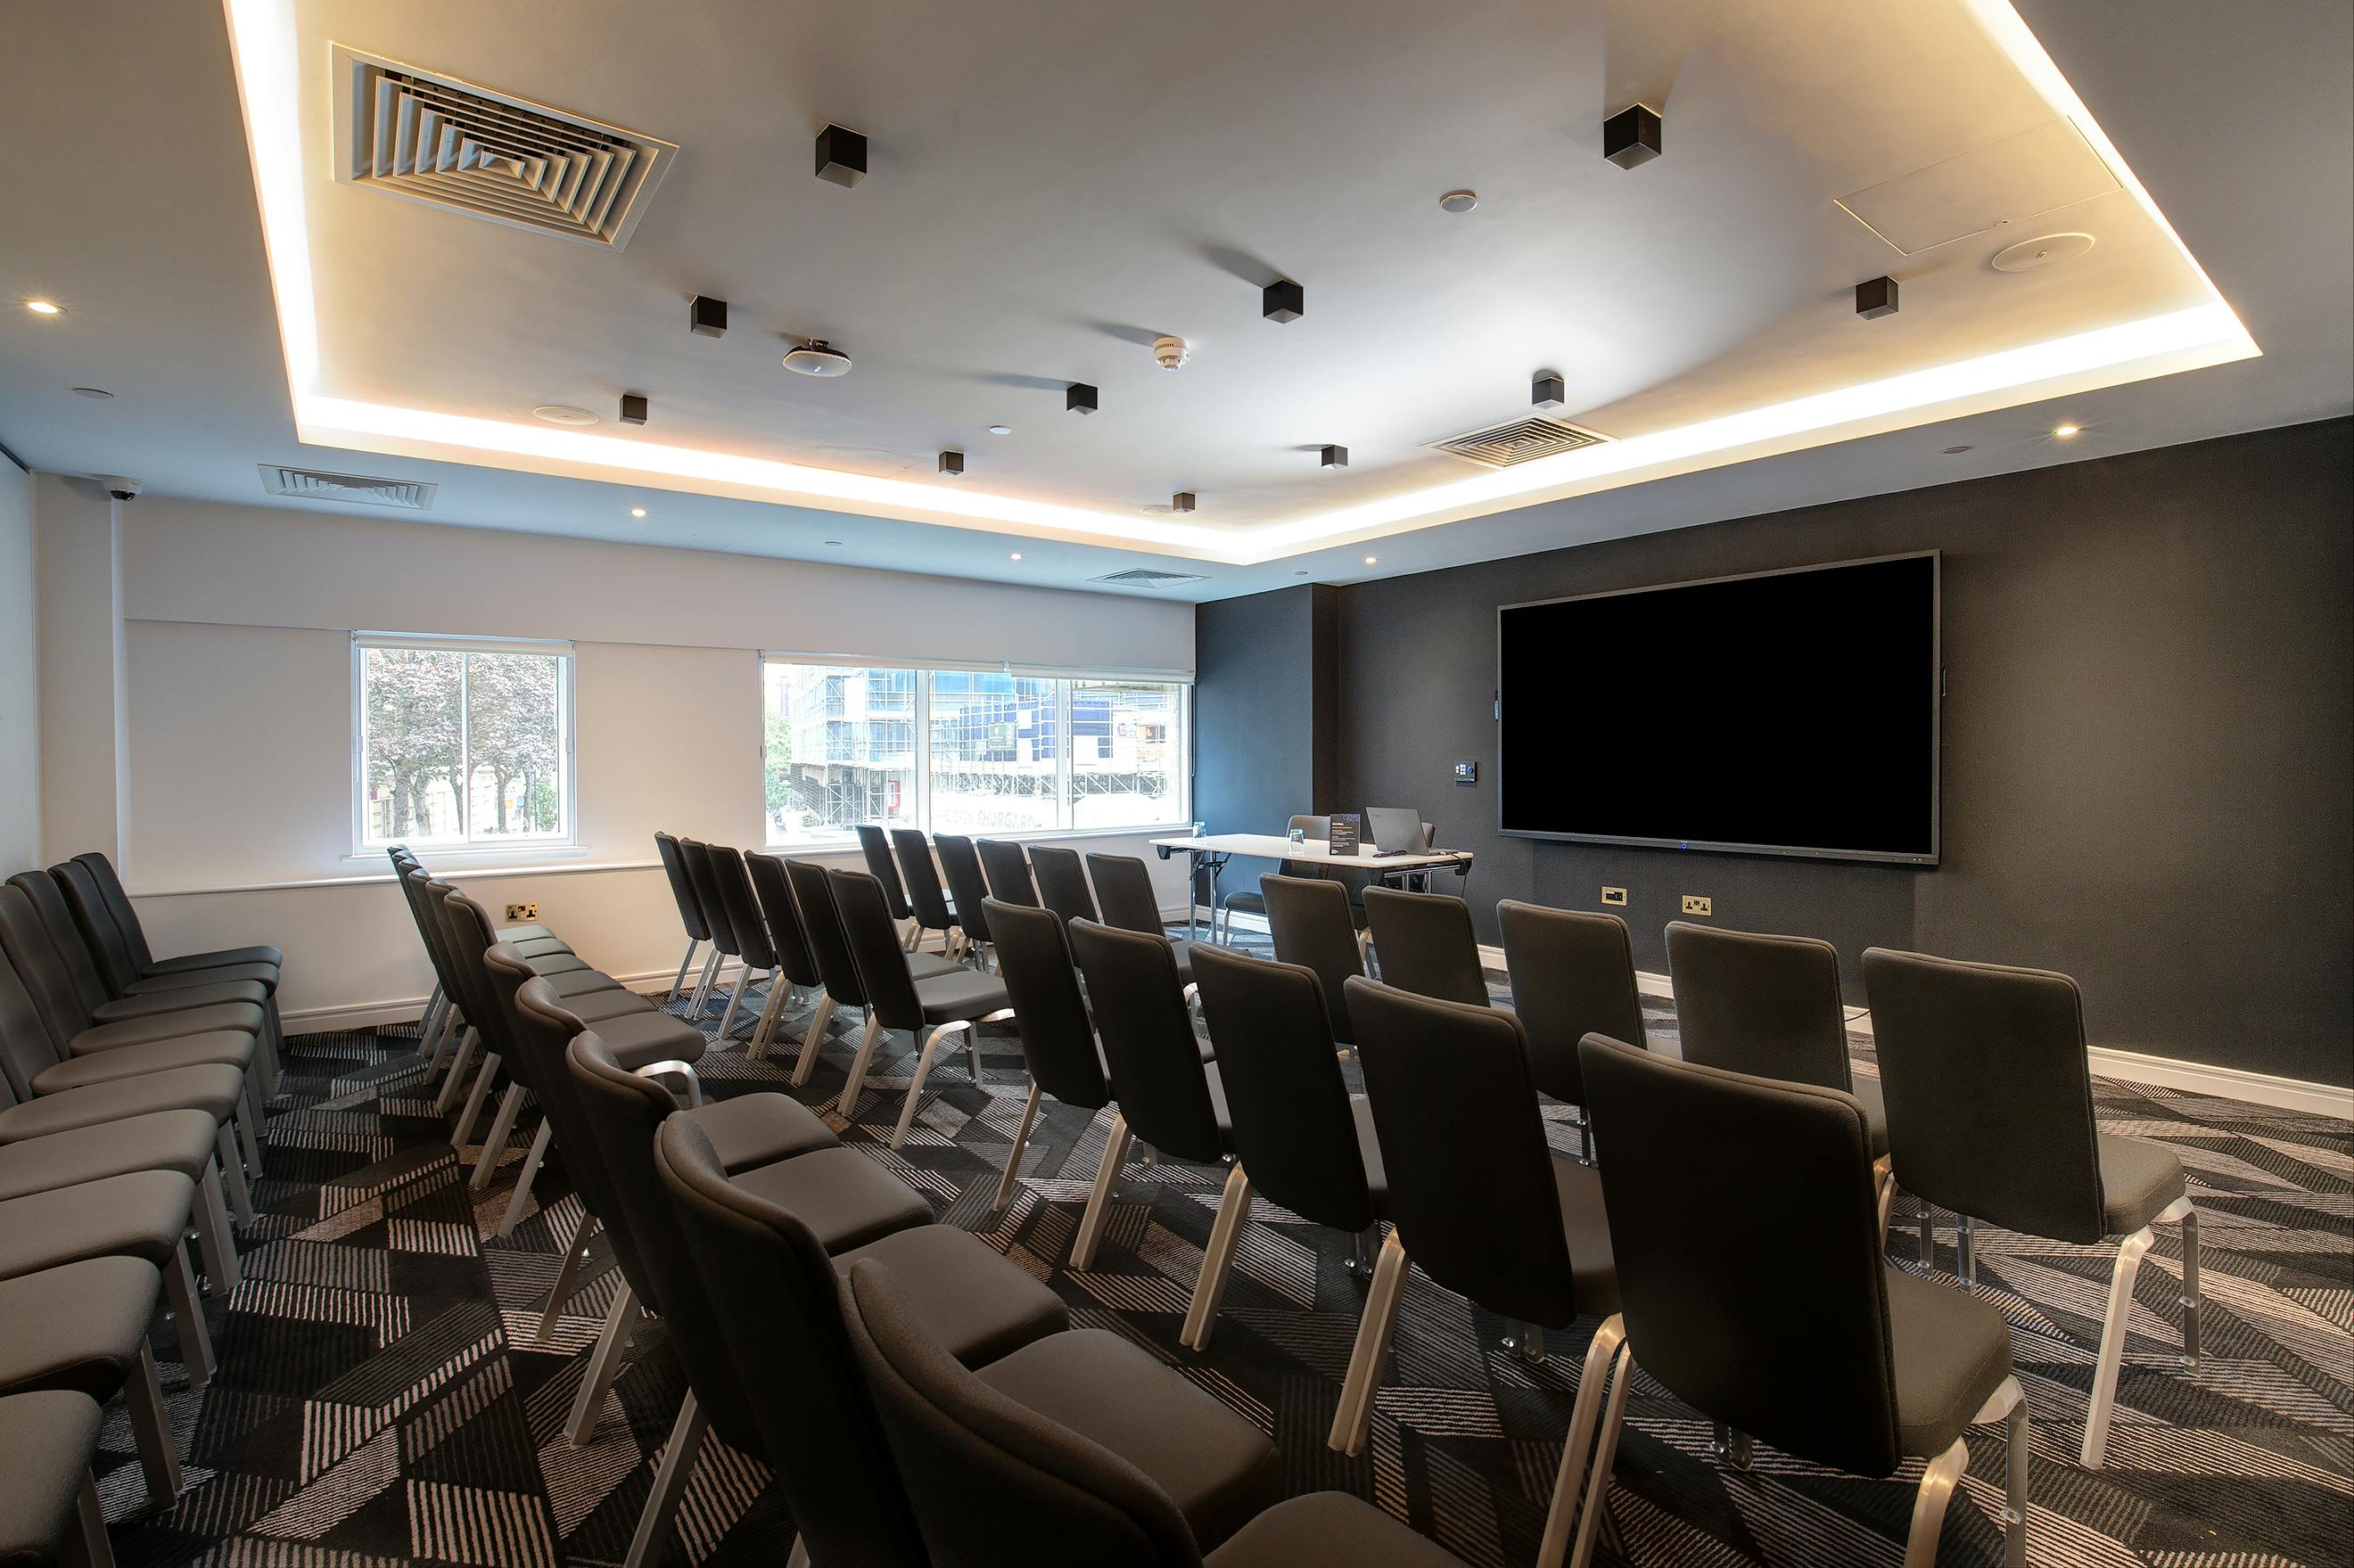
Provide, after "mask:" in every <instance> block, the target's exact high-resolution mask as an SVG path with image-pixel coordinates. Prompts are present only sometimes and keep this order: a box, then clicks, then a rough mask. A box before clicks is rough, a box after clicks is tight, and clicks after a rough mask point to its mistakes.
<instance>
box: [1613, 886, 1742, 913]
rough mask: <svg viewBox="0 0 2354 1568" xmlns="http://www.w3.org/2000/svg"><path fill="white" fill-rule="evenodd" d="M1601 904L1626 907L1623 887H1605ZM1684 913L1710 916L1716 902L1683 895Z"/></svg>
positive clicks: (1696, 896)
mask: <svg viewBox="0 0 2354 1568" xmlns="http://www.w3.org/2000/svg"><path fill="white" fill-rule="evenodd" d="M1602 902H1603V903H1605V904H1608V905H1614V906H1617V907H1619V908H1621V909H1623V908H1625V907H1626V906H1627V890H1626V889H1625V888H1623V887H1606V888H1604V889H1603V890H1602ZM1684 913H1685V914H1687V915H1700V916H1712V915H1714V914H1715V913H1716V901H1715V900H1714V899H1712V898H1708V897H1705V896H1703V895H1700V894H1697V893H1687V894H1685V895H1684Z"/></svg>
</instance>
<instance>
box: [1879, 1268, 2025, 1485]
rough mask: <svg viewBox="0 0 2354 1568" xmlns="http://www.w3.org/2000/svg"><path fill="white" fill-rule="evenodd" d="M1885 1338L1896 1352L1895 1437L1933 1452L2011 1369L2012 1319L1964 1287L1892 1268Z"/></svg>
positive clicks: (1950, 1440)
mask: <svg viewBox="0 0 2354 1568" xmlns="http://www.w3.org/2000/svg"><path fill="white" fill-rule="evenodd" d="M1883 1272H1884V1273H1885V1275H1886V1277H1887V1279H1888V1343H1889V1348H1890V1351H1891V1352H1892V1353H1893V1355H1894V1357H1895V1368H1894V1371H1895V1383H1896V1443H1897V1447H1898V1450H1899V1451H1900V1452H1902V1453H1903V1454H1906V1455H1909V1456H1911V1457H1914V1458H1921V1459H1934V1458H1935V1457H1937V1456H1938V1455H1940V1454H1942V1453H1944V1452H1945V1451H1946V1449H1948V1448H1950V1447H1952V1446H1954V1440H1955V1439H1956V1438H1957V1437H1959V1436H1961V1435H1962V1433H1963V1432H1964V1431H1966V1430H1967V1428H1968V1426H1969V1425H1970V1418H1971V1417H1972V1416H1974V1415H1976V1414H1978V1412H1979V1411H1980V1410H1981V1409H1983V1408H1984V1407H1985V1405H1986V1402H1987V1401H1988V1400H1989V1399H1991V1398H1993V1397H1994V1392H1995V1390H1997V1389H1999V1388H2000V1387H2001V1386H2002V1380H2003V1379H2005V1378H2007V1377H2009V1375H2010V1326H2009V1324H2008V1323H2005V1322H2004V1321H2003V1320H2002V1314H2001V1313H1999V1312H1998V1311H1996V1310H1995V1309H1994V1308H1991V1307H1989V1306H1988V1305H1987V1304H1986V1303H1985V1302H1983V1301H1979V1300H1977V1299H1975V1298H1972V1297H1971V1296H1970V1295H1968V1294H1967V1292H1965V1291H1960V1290H1949V1289H1947V1288H1946V1287H1944V1286H1942V1285H1935V1284H1932V1283H1931V1282H1930V1281H1928V1280H1926V1279H1923V1278H1922V1277H1919V1276H1918V1275H1913V1274H1904V1273H1901V1272H1899V1271H1898V1270H1896V1269H1893V1268H1891V1269H1887V1270H1884V1271H1883Z"/></svg>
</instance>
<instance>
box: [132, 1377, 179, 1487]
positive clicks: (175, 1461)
mask: <svg viewBox="0 0 2354 1568" xmlns="http://www.w3.org/2000/svg"><path fill="white" fill-rule="evenodd" d="M122 1400H123V1403H124V1404H127V1405H129V1406H130V1407H131V1433H132V1437H133V1441H134V1442H135V1443H136V1444H137V1445H138V1448H139V1467H140V1468H141V1469H142V1470H143V1471H145V1472H146V1475H147V1504H148V1506H149V1507H150V1508H154V1509H167V1508H170V1507H171V1506H172V1499H175V1498H176V1497H178V1496H179V1495H180V1451H179V1449H178V1448H177V1447H176V1446H175V1445H174V1444H173V1442H172V1422H171V1418H170V1417H169V1416H167V1415H166V1414H164V1384H163V1383H162V1382H161V1381H160V1380H159V1379H158V1378H157V1377H156V1375H155V1352H154V1351H151V1350H149V1349H148V1348H147V1346H146V1345H145V1344H142V1345H141V1346H140V1347H139V1364H138V1365H136V1366H134V1367H133V1368H132V1369H131V1375H130V1376H129V1377H127V1378H125V1379H124V1380H123V1383H122Z"/></svg>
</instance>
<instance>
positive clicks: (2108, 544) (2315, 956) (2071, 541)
mask: <svg viewBox="0 0 2354 1568" xmlns="http://www.w3.org/2000/svg"><path fill="white" fill-rule="evenodd" d="M2349 518H2354V422H2349V421H2347V420H2343V419H2339V420H2332V421H2328V422H2326V423H2321V424H2314V425H2305V426H2298V427H2295V428H2291V429H2279V430H2269V431H2264V432H2260V433H2257V434H2253V435H2246V436H2236V437H2232V438H2228V439H2226V440H2216V441H2208V442H2203V443H2200V444H2199V445H2195V446H2187V447H2175V448H2168V449H2166V450H2158V451H2150V452H2141V453H2136V454H2133V455H2129V456H2125V457H2117V458H2110V459H2105V460H2100V461H2087V462H2079V463H2071V464H2067V465H2064V466H2062V467H2057V468H2049V469H2041V470H2037V471H2031V472H2026V473H2019V474H2011V475H2006V476H2003V477H1999V478H1994V479H1987V480H1979V481H1974V482H1967V483H1961V484H1953V485H1946V486H1941V487H1938V488H1935V489H1931V490H1921V491H1911V492H1906V493H1900V494H1895V495H1883V496H1875V497H1872V498H1869V499H1866V500H1861V501H1855V502H1849V503H1841V504H1838V505H1832V506H1822V507H1814V508H1808V509H1806V510H1803V511H1797V512H1788V513H1781V514H1773V515H1770V516H1764V517H1755V518H1747V519H1744V520H1741V521H1737V522H1729V523H1719V524H1710V525H1707V526H1704V527H1695V528H1688V529H1680V530H1677V531H1674V532H1671V533H1664V534H1653V535H1645V536H1642V537H1639V538H1632V539H1620V540H1613V541H1609V542H1606V543H1603V544H1596V545H1590V546H1582V547H1579V548H1575V549H1569V550H1560V551H1553V552H1550V553H1547V554H1543V555H1536V556H1521V557H1518V558H1515V559H1511V560H1506V561H1495V562H1488V563H1484V564H1481V565H1478V566H1471V567H1458V568H1454V569H1451V570H1447V571H1442V572H1431V573H1426V574H1423V575H1420V576H1416V577H1398V578H1392V579H1389V580H1386V581H1383V582H1376V583H1368V584H1363V585H1361V586H1355V587H1351V588H1345V589H1343V590H1341V593H1340V595H1339V599H1338V602H1337V606H1336V613H1337V617H1338V621H1339V649H1338V671H1339V679H1338V688H1339V689H1338V707H1337V725H1336V730H1335V737H1334V738H1335V739H1336V740H1337V743H1338V746H1339V770H1340V777H1339V783H1338V789H1337V796H1338V799H1337V800H1331V801H1320V804H1321V805H1322V806H1330V807H1337V808H1338V809H1341V810H1347V809H1350V808H1352V807H1355V806H1359V805H1365V804H1378V805H1399V806H1405V805H1418V806H1420V807H1421V808H1422V809H1423V812H1424V814H1425V815H1426V816H1427V817H1429V818H1430V819H1431V820H1432V821H1436V822H1437V824H1438V829H1439V841H1440V842H1442V843H1444V844H1446V845H1447V846H1449V847H1452V848H1460V849H1469V850H1474V851H1477V852H1478V857H1479V858H1478V860H1477V862H1476V863H1475V866H1474V869H1473V871H1472V874H1471V878H1470V882H1469V886H1468V888H1467V890H1466V891H1467V893H1468V895H1469V898H1470V900H1471V903H1472V905H1473V907H1474V909H1475V911H1476V912H1477V913H1478V915H1479V923H1480V927H1481V931H1482V934H1483V939H1485V940H1489V941H1493V940H1494V939H1495V906H1496V902H1497V901H1498V900H1499V899H1501V898H1525V899H1533V900H1536V901H1538V902H1541V903H1545V904H1552V905H1557V906H1564V907H1568V908H1578V909H1592V908H1599V907H1601V904H1600V889H1601V888H1602V886H1603V885H1605V884H1609V885H1617V886H1624V887H1627V888H1628V889H1629V891H1630V896H1631V900H1632V902H1631V903H1630V905H1629V906H1628V908H1627V909H1626V910H1625V911H1623V913H1624V914H1625V915H1626V916H1627V917H1628V924H1629V926H1630V927H1632V929H1633V932H1634V937H1635V942H1636V952H1637V959H1638V962H1639V963H1641V964H1642V965H1643V966H1644V967H1645V968H1647V969H1665V967H1666V957H1665V953H1664V950H1663V945H1662V942H1661V938H1660V931H1661V929H1662V927H1665V925H1666V924H1667V922H1668V921H1669V920H1670V919H1673V918H1675V917H1676V916H1675V910H1676V909H1677V907H1678V898H1679V895H1681V894H1684V893H1698V894H1705V895H1709V896H1710V897H1712V899H1713V900H1714V901H1715V916H1714V918H1715V922H1716V923H1717V924H1718V925H1720V926H1726V927H1741V928H1749V929H1757V930H1769V931H1793V932H1804V933H1808V934H1810V935H1814V936H1819V937H1823V938H1828V939H1829V940H1830V941H1832V942H1834V943H1836V944H1837V945H1838V947H1839V948H1840V955H1841V958H1842V959H1843V961H1844V963H1845V965H1846V966H1847V968H1848V969H1849V971H1850V983H1851V985H1852V984H1853V971H1854V968H1855V965H1856V959H1857V957H1858V955H1859V954H1860V953H1861V951H1862V949H1863V948H1866V947H1868V946H1871V945H1872V944H1875V943H1879V944H1886V945H1892V946H1902V947H1914V948H1923V949H1925V950H1927V951H1931V952H1937V953H1945V954H1949V955H1953V956H1956V957H1964V958H1973V959H1990V960H1994V961H1998V962H2005V963H2021V964H2034V965H2040V966H2042V967H2045V968H2050V969H2062V970H2065V971H2067V972H2069V973H2070V974H2073V975H2074V976H2075V977H2076V979H2077V980H2078V981H2079V982H2080V983H2081V984H2082V985H2083V987H2084V999H2085V1010H2086V1023H2087V1028H2088V1032H2089V1033H2090V1034H2091V1036H2092V1038H2093V1040H2094V1044H2102V1045H2107V1046H2114V1047H2117V1048H2121V1049H2126V1050H2133V1051H2144V1052H2148V1053H2151V1054H2158V1055H2166V1056H2174V1057H2180V1058H2185V1059H2190V1060H2194V1061H2200V1062H2206V1063H2213V1064H2217V1065H2226V1066H2232V1067H2240V1068H2245V1069H2249V1070H2252V1071H2256V1072H2264V1073H2274V1074H2280V1075H2285V1076H2289V1077H2294V1078H2302V1079H2308V1080H2314V1081H2318V1082H2322V1083H2329V1084H2338V1085H2345V1084H2349V1083H2354V961H2350V960H2349V953H2350V952H2354V914H2350V913H2349V899H2354V894H2349V885H2354V547H2349V536H2350V535H2354V523H2349ZM1933 547H1934V548H1937V549H1942V550H1943V551H1944V552H1945V657H1946V671H1947V681H1948V684H1947V695H1946V710H1945V778H1944V790H1945V796H1944V834H1945V860H1944V863H1943V865H1942V866H1940V867H1939V868H1938V869H1936V870H1934V871H1918V870H1914V869H1910V868H1903V867H1888V866H1878V865H1851V864H1842V863H1832V862H1813V861H1795V860H1783V859H1776V858H1770V857H1744V856H1734V855H1718V854H1706V853H1679V852H1675V851H1663V850H1643V849H1627V848H1618V847H1609V846H1596V845H1581V844H1564V843H1553V842H1539V841H1532V840H1528V839H1513V838H1505V837H1502V836H1500V834H1499V833H1498V832H1496V815H1495V794H1494V786H1495V779H1494V769H1495V767H1496V728H1495V722H1494V719H1493V717H1492V716H1491V707H1490V703H1491V693H1492V690H1493V687H1494V684H1495V609H1496V607H1497V606H1498V605H1500V604H1508V603H1513V602H1517V601H1519V600H1523V599H1542V598H1546V597H1550V596H1553V595H1558V594H1573V593H1585V592H1592V591H1595V590H1597V589H1605V588H1636V587H1642V586H1646V585H1653V584H1661V583H1672V582H1679V581H1684V580H1688V579H1691V578H1694V577H1714V576H1721V575H1723V574H1727V573H1736V572H1746V571H1758V570H1765V569H1769V568H1774V567H1796V566H1806V565H1813V564H1819V563H1823V562H1829V561H1838V560H1845V559H1850V558H1854V557H1858V556H1878V555H1887V554H1892V553H1894V552H1899V551H1905V550H1917V549H1926V548H1933ZM1289 591H1290V592H1293V593H1297V592H1298V591H1299V590H1297V589H1294V590H1289ZM1283 597H1284V596H1283V595H1273V594H1271V595H1265V596H1261V597H1260V599H1248V600H1230V601H1227V602H1225V603H1224V604H1215V605H1204V607H1203V619H1202V620H1201V622H1200V624H1199V630H1198V647H1199V650H1200V653H1199V657H1200V661H1201V665H1202V670H1203V678H1204V683H1205V685H1207V684H1208V683H1210V682H1211V680H1212V672H1213V671H1214V670H1224V671H1227V672H1230V673H1228V674H1226V675H1225V676H1224V677H1223V679H1222V683H1234V684H1240V685H1242V686H1244V687H1245V688H1250V689H1252V694H1251V695H1250V696H1249V697H1248V698H1247V699H1243V698H1240V697H1237V698H1236V699H1235V703H1236V708H1237V711H1238V712H1240V711H1242V710H1244V709H1246V708H1247V709H1248V711H1250V712H1251V713H1254V714H1257V715H1266V716H1267V717H1269V718H1272V717H1274V716H1275V710H1276V708H1277V707H1278V705H1283V706H1282V707H1281V711H1282V712H1283V713H1285V714H1297V713H1299V712H1302V711H1312V710H1313V707H1314V701H1313V692H1312V683H1310V684H1303V685H1301V686H1299V689H1297V690H1289V688H1290V687H1291V686H1292V685H1293V683H1292V682H1291V681H1290V680H1289V679H1288V677H1287V676H1286V675H1285V673H1284V671H1285V669H1286V666H1284V665H1282V664H1280V663H1278V662H1267V661H1262V660H1261V659H1260V657H1259V655H1258V654H1257V652H1254V651H1252V650H1251V649H1250V648H1246V647H1244V646H1241V645H1239V644H1235V643H1231V642H1229V641H1228V631H1227V629H1228V628H1229V627H1232V628H1235V629H1237V630H1239V629H1244V628H1247V627H1250V626H1252V625H1254V624H1256V623H1257V618H1259V617H1262V616H1266V615H1268V614H1269V613H1270V610H1268V609H1252V608H1248V607H1253V606H1259V605H1262V604H1263V603H1264V601H1267V600H1275V599H1282V598H1283ZM1277 645H1278V644H1277V643H1275V642H1274V641H1268V642H1267V643H1265V644H1263V646H1265V647H1267V648H1268V649H1273V648H1274V647H1276V646H1277ZM1286 646H1289V645H1288V644H1287V645H1286ZM1727 656H1728V657H1736V658H1737V657H1738V656H1739V651H1738V650H1727ZM1237 666H1239V668H1237ZM1245 670H1247V671H1248V672H1249V676H1248V677H1247V678H1242V675H1241V672H1242V671H1245ZM1613 675H1614V673H1613V672H1611V671H1608V670H1599V671H1593V670H1588V671H1576V670H1564V671H1562V672H1561V673H1560V678H1561V679H1562V680H1564V681H1572V680H1595V679H1602V680H1607V679H1611V678H1613ZM1253 683H1256V684H1255V688H1254V687H1253ZM1204 705H1205V707H1206V706H1207V705H1208V699H1207V698H1206V696H1205V699H1204ZM1252 705H1256V706H1252ZM1245 738H1246V745H1247V746H1248V747H1257V748H1264V747H1267V746H1268V745H1270V744H1272V743H1273V742H1274V740H1275V738H1276V737H1275V736H1274V734H1273V732H1272V731H1271V730H1269V729H1259V728H1254V729H1252V730H1251V731H1250V733H1249V734H1248V735H1247V736H1246V737H1245ZM1202 744H1203V752H1204V759H1205V760H1204V770H1205V776H1206V772H1207V769H1208V766H1209V762H1208V759H1209V758H1210V757H1211V756H1212V754H1213V747H1214V746H1217V745H1219V744H1220V743H1219V742H1218V741H1216V740H1214V738H1213V736H1212V732H1211V731H1210V729H1209V728H1208V727H1207V726H1205V727H1204V731H1203V742H1202ZM1458 758H1473V759H1476V760H1478V761H1479V763H1480V764H1481V768H1480V779H1479V783H1478V784H1477V785H1474V786H1469V787H1462V786H1458V785H1457V784H1455V783H1454V782H1453V780H1452V778H1451V765H1452V764H1453V763H1454V761H1455V760H1456V759H1458ZM1592 765H1593V766H1595V767H1596V768H1694V767H1705V768H1712V769H1714V770H1717V771H1718V772H1720V773H1722V774H1723V778H1724V781H1725V785H1726V787H1727V788H1728V789H1738V788H1739V787H1740V784H1741V779H1742V776H1743V774H1744V772H1748V771H1751V770H1763V769H1769V768H1774V767H1776V765H1777V759H1776V758H1772V757H1756V758H1722V757H1717V756H1714V755H1713V754H1712V753H1711V752H1710V750H1709V748H1708V745H1707V737H1706V736H1693V735H1685V734H1681V733H1679V732H1678V730H1677V727H1676V717H1675V715H1674V714H1673V713H1670V712H1663V713H1661V714H1659V715H1658V718H1657V721H1656V723H1655V724H1654V726H1652V727H1650V728H1649V730H1647V731H1646V732H1645V733H1644V734H1642V735H1640V736H1633V737H1613V738H1610V739H1608V740H1606V741H1597V744H1596V750H1595V753H1594V756H1593V758H1592ZM1254 779H1255V780H1256V789H1257V792H1256V793H1247V794H1246V793H1245V792H1242V791H1239V790H1237V791H1235V792H1232V793H1229V794H1226V795H1224V796H1222V797H1221V798H1220V804H1221V807H1222V810H1223V812H1224V813H1225V814H1224V815H1222V816H1220V820H1219V821H1218V825H1220V826H1233V827H1235V828H1244V827H1249V828H1265V827H1267V826H1269V825H1270V824H1279V823H1280V822H1281V821H1282V819H1283V817H1284V816H1285V815H1287V814H1288V813H1289V812H1290V811H1292V810H1298V809H1299V807H1298V806H1297V805H1296V804H1295V802H1297V801H1298V800H1300V799H1301V798H1302V791H1299V789H1297V788H1296V787H1294V788H1290V792H1288V793H1286V789H1287V788H1288V779H1287V778H1285V777H1283V776H1280V775H1278V774H1276V773H1274V772H1272V771H1267V772H1261V773H1257V774H1255V775H1254ZM1205 814H1213V815H1217V813H1205ZM1856 990H1857V996H1858V1000H1861V988H1860V987H1857V988H1856Z"/></svg>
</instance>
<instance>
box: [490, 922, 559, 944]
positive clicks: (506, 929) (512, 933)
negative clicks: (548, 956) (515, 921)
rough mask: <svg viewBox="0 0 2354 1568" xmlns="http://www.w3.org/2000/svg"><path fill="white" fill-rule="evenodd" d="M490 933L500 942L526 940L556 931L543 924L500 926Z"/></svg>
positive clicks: (549, 935) (547, 935)
mask: <svg viewBox="0 0 2354 1568" xmlns="http://www.w3.org/2000/svg"><path fill="white" fill-rule="evenodd" d="M491 935H492V937H493V938H495V939H496V940H498V941H502V942H528V941H530V940H532V939H533V938H535V937H553V936H555V935H556V933H555V932H553V931H551V930H549V929H548V928H547V927H545V926H502V927H499V928H498V929H497V930H496V931H493V932H492V933H491Z"/></svg>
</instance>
